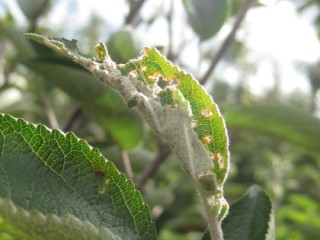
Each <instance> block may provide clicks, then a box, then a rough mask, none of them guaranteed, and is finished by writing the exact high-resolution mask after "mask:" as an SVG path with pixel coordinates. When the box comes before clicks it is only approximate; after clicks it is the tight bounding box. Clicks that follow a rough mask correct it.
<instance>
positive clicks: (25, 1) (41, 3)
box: [17, 0, 47, 21]
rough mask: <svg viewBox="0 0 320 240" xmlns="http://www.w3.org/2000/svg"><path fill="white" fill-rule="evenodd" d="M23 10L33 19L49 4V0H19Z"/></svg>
mask: <svg viewBox="0 0 320 240" xmlns="http://www.w3.org/2000/svg"><path fill="white" fill-rule="evenodd" d="M17 2H18V4H19V6H20V8H21V10H22V12H23V13H24V15H25V16H26V17H27V18H28V19H29V20H31V21H32V20H33V19H35V18H36V17H37V15H38V14H39V12H42V11H43V10H44V9H43V7H45V6H46V5H47V4H46V2H47V0H17Z"/></svg>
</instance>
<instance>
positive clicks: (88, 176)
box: [0, 115, 156, 240]
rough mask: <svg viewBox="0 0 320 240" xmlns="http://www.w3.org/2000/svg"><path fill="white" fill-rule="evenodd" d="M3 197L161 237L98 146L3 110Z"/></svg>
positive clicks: (120, 232) (128, 234) (129, 233)
mask: <svg viewBox="0 0 320 240" xmlns="http://www.w3.org/2000/svg"><path fill="white" fill-rule="evenodd" d="M0 197H1V198H10V200H11V201H12V202H13V203H14V204H15V205H16V206H17V207H21V208H24V209H26V210H29V209H30V210H31V209H34V210H37V211H39V212H41V213H42V214H55V215H57V216H59V217H62V216H64V215H66V214H71V215H73V216H74V217H76V218H79V219H80V220H81V221H89V222H90V223H91V224H93V225H94V226H95V227H97V228H100V227H102V226H103V227H105V228H107V229H108V230H109V231H110V232H112V234H113V235H115V236H119V237H121V238H123V239H146V240H147V239H155V238H156V233H155V228H154V224H153V223H152V221H151V215H150V211H149V209H148V207H147V206H146V205H145V204H144V203H143V201H142V198H141V194H140V193H139V192H137V191H136V190H135V189H134V186H133V184H132V183H131V182H130V181H128V180H127V179H126V177H125V176H124V175H123V174H121V173H120V172H119V171H118V170H117V169H116V167H115V166H114V165H113V163H111V162H110V161H108V160H106V159H105V158H104V157H103V156H102V155H101V154H100V153H99V151H97V150H96V149H92V148H91V147H90V146H89V145H88V144H87V143H86V142H85V141H83V140H79V139H78V138H76V136H75V135H74V134H72V133H68V134H66V135H64V134H63V133H61V132H60V131H58V130H49V129H47V128H46V127H44V126H43V125H33V124H30V123H27V122H26V121H24V120H21V119H14V118H12V117H11V116H9V115H0ZM2 217H3V216H2ZM6 221H9V220H7V219H6ZM10 224H13V223H12V222H10Z"/></svg>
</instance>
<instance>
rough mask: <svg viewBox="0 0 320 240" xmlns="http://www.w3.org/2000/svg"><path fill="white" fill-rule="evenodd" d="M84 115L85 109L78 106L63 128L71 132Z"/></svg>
mask: <svg viewBox="0 0 320 240" xmlns="http://www.w3.org/2000/svg"><path fill="white" fill-rule="evenodd" d="M82 115H83V110H82V108H81V107H77V108H76V109H74V110H73V112H72V114H71V116H70V118H69V120H68V122H67V123H66V125H65V126H64V128H63V131H64V132H69V131H71V130H72V128H73V127H74V124H75V122H76V121H77V120H78V119H79V118H80V117H81V116H82Z"/></svg>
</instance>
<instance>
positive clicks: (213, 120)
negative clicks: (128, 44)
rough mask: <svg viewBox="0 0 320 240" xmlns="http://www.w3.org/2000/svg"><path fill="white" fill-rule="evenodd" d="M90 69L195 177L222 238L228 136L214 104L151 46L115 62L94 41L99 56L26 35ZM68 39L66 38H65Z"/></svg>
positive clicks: (213, 227)
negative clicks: (132, 110)
mask: <svg viewBox="0 0 320 240" xmlns="http://www.w3.org/2000/svg"><path fill="white" fill-rule="evenodd" d="M26 36H27V37H28V38H30V39H33V40H35V41H37V42H40V43H42V44H44V45H46V46H48V47H50V48H52V49H55V50H57V51H58V52H61V53H62V54H64V55H66V56H68V57H70V58H72V59H73V60H74V61H75V62H77V63H79V64H80V65H82V66H83V67H84V68H86V69H88V70H89V71H91V72H92V73H93V74H94V75H95V76H96V77H97V78H98V79H100V80H101V81H102V82H104V83H105V84H106V85H108V86H109V87H111V88H113V89H115V90H116V91H118V92H119V93H120V94H121V95H122V97H123V98H124V100H125V101H126V103H127V105H128V106H129V107H131V108H132V107H136V109H137V110H138V111H139V112H140V113H141V115H142V116H143V117H144V118H145V120H146V121H147V122H148V123H149V124H150V126H151V127H152V128H153V129H154V131H155V132H157V133H158V134H159V135H161V136H163V138H165V139H166V140H167V142H168V143H169V145H170V147H171V148H172V149H173V150H174V151H175V153H176V154H177V155H178V157H179V159H180V160H181V165H182V166H183V167H184V169H185V170H186V171H187V173H188V174H189V175H190V177H191V178H192V179H193V181H194V182H195V187H196V189H197V191H198V192H199V195H200V198H201V200H202V203H203V205H204V208H205V212H206V215H207V220H208V225H209V229H210V233H211V235H212V237H213V238H217V239H221V238H222V231H221V227H220V222H221V220H222V219H223V218H224V216H225V215H226V213H227V211H228V204H227V202H226V201H225V199H224V197H223V184H224V181H225V179H226V176H227V172H228V166H229V154H228V137H227V131H226V128H225V124H224V120H223V118H222V116H221V114H220V111H219V109H218V107H217V105H216V104H215V103H214V102H213V100H212V98H211V97H210V96H209V95H208V94H207V93H206V92H205V90H204V89H203V88H202V87H201V86H200V85H199V83H198V82H197V81H196V80H195V79H194V78H193V77H192V76H191V75H190V74H186V73H185V72H183V71H182V70H180V69H179V68H178V67H176V66H174V65H173V64H172V63H171V62H170V61H168V60H167V59H166V58H165V57H163V56H162V55H161V54H160V53H159V52H158V51H157V50H156V49H152V48H145V49H144V50H143V52H142V54H141V56H140V57H139V58H137V59H134V60H130V61H129V62H128V63H127V64H118V65H117V64H115V63H114V62H113V61H112V60H111V58H110V56H108V55H107V53H108V51H107V50H106V49H105V50H103V49H101V48H103V47H104V45H103V44H98V46H97V47H96V53H97V54H98V57H99V58H100V60H102V59H101V53H103V56H102V58H103V61H96V60H95V59H88V58H85V57H83V56H81V55H80V54H79V53H78V51H77V48H76V46H72V44H66V43H68V42H66V40H65V39H62V40H59V39H52V38H47V37H44V36H40V35H36V34H26ZM69 42H71V41H69Z"/></svg>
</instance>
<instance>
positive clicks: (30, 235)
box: [0, 199, 121, 240]
mask: <svg viewBox="0 0 320 240" xmlns="http://www.w3.org/2000/svg"><path fill="white" fill-rule="evenodd" d="M0 214H1V216H2V217H3V218H4V219H0V230H1V234H2V235H1V234H0V239H1V240H4V239H7V238H9V239H42V238H43V237H44V236H45V238H46V239H52V240H54V239H70V240H71V239H101V240H102V239H110V240H120V239H121V238H120V237H116V236H115V235H113V234H112V233H111V232H110V231H109V230H108V229H106V228H103V227H99V228H97V227H95V226H93V225H92V224H90V223H89V222H88V221H81V220H80V219H78V218H75V217H74V216H72V215H64V216H62V217H58V216H57V215H54V214H46V215H44V214H42V213H41V212H39V211H36V210H25V209H24V208H20V207H16V206H15V205H14V204H13V203H12V202H11V201H10V200H8V199H4V200H3V199H0ZM10 223H11V224H10ZM4 234H5V235H6V236H7V238H6V237H5V235H4Z"/></svg>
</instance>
